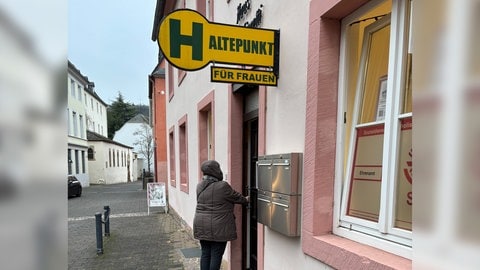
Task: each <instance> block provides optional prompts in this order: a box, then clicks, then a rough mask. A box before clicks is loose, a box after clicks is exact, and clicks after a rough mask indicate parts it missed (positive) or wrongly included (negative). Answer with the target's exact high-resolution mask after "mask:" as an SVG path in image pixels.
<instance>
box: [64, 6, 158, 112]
mask: <svg viewBox="0 0 480 270" xmlns="http://www.w3.org/2000/svg"><path fill="white" fill-rule="evenodd" d="M155 5H156V0H140V1H134V0H69V1H68V59H69V60H70V61H71V62H72V63H73V64H74V65H75V66H76V67H77V68H78V69H79V70H80V72H82V74H83V75H85V76H87V77H88V79H89V80H90V81H93V82H94V83H95V90H96V92H97V94H98V95H99V96H100V97H101V98H102V99H103V100H104V101H105V102H106V103H108V104H111V102H112V101H114V100H115V98H116V97H117V95H118V92H119V91H120V92H121V93H122V95H123V96H124V98H125V100H126V101H128V102H131V103H135V104H145V105H146V104H148V75H149V74H150V73H151V71H152V70H153V68H154V67H155V65H156V63H157V55H158V45H157V43H155V42H153V41H151V39H150V37H151V33H152V26H153V17H154V13H155Z"/></svg>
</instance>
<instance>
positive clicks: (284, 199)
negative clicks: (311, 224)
mask: <svg viewBox="0 0 480 270" xmlns="http://www.w3.org/2000/svg"><path fill="white" fill-rule="evenodd" d="M275 196H277V197H275ZM298 200H299V196H285V195H282V196H281V198H278V195H277V194H274V195H273V197H272V208H271V212H272V221H271V226H270V228H272V229H273V230H275V231H277V232H279V233H281V234H284V235H287V236H298V235H299V224H298V211H297V210H298V209H297V206H298Z"/></svg>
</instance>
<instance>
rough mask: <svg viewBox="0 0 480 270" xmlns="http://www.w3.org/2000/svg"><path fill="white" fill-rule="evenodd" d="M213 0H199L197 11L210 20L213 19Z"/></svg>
mask: <svg viewBox="0 0 480 270" xmlns="http://www.w3.org/2000/svg"><path fill="white" fill-rule="evenodd" d="M213 4H214V3H213V0H197V11H198V12H200V14H202V15H203V16H205V18H207V19H208V20H209V21H213Z"/></svg>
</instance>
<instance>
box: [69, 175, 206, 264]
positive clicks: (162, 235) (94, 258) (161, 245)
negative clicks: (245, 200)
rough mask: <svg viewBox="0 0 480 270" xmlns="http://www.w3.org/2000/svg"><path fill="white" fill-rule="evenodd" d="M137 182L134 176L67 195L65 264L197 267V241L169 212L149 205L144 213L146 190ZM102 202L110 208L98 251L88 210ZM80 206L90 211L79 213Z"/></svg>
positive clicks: (92, 221)
mask: <svg viewBox="0 0 480 270" xmlns="http://www.w3.org/2000/svg"><path fill="white" fill-rule="evenodd" d="M141 188H142V185H141V183H138V182H134V183H127V184H117V185H111V186H91V187H87V188H85V189H84V192H83V195H82V197H80V198H72V199H70V200H69V202H68V203H69V219H68V256H69V258H68V269H187V270H189V269H192V270H193V269H199V268H200V267H199V259H200V258H199V256H200V248H199V245H198V242H197V241H196V240H194V239H193V238H192V236H191V234H190V233H189V232H188V231H187V230H185V229H184V227H183V226H182V224H181V223H180V222H179V220H177V219H176V217H175V216H174V214H172V213H169V214H165V213H164V212H163V209H161V208H159V210H158V211H157V209H156V208H152V209H154V210H155V211H151V212H150V216H148V215H147V213H146V212H147V211H146V210H147V208H146V191H145V190H142V189H141ZM95 205H96V206H95ZM103 205H109V206H110V209H111V218H110V237H104V238H103V239H104V242H103V249H104V254H103V255H97V253H96V238H95V220H94V218H93V216H94V214H95V212H100V211H101V212H102V213H103ZM143 206H144V207H143ZM85 207H87V208H88V207H95V208H96V211H94V210H95V209H91V210H90V211H89V210H88V209H85ZM129 208H130V210H135V211H129ZM119 209H122V211H121V212H118V210H119ZM139 210H143V211H139ZM85 212H92V213H91V215H89V216H87V215H79V213H80V214H83V213H85Z"/></svg>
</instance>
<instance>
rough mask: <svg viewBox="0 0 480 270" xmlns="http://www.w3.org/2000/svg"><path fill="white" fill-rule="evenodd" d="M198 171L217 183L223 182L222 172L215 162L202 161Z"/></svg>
mask: <svg viewBox="0 0 480 270" xmlns="http://www.w3.org/2000/svg"><path fill="white" fill-rule="evenodd" d="M200 169H201V170H202V173H203V174H204V175H210V176H213V177H215V178H217V179H218V180H219V181H222V180H223V172H222V170H221V169H220V164H219V163H218V162H217V161H215V160H207V161H204V162H203V163H202V166H201V167H200Z"/></svg>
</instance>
